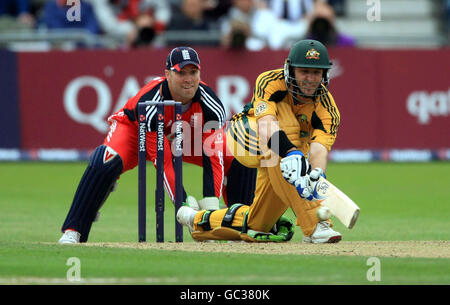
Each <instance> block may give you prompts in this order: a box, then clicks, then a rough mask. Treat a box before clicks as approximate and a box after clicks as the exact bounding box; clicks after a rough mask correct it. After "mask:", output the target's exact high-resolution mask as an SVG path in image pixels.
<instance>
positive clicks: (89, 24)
mask: <svg viewBox="0 0 450 305" xmlns="http://www.w3.org/2000/svg"><path fill="white" fill-rule="evenodd" d="M66 2H67V1H66V0H50V1H47V2H46V4H45V6H44V9H43V16H42V21H43V24H44V25H45V26H46V27H47V28H48V29H85V30H87V31H89V32H90V33H92V34H99V33H100V27H99V25H98V22H97V18H96V16H95V14H94V10H93V9H92V6H91V4H90V3H87V2H85V1H80V5H81V7H80V10H79V11H80V12H82V13H81V14H80V16H79V17H80V18H79V20H72V21H70V20H69V18H68V17H67V11H68V10H69V9H70V8H71V6H70V5H67V4H66Z"/></svg>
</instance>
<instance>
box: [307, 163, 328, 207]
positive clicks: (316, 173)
mask: <svg viewBox="0 0 450 305" xmlns="http://www.w3.org/2000/svg"><path fill="white" fill-rule="evenodd" d="M320 177H324V178H326V176H325V174H324V172H323V170H322V169H321V168H320V167H316V168H315V169H313V170H312V171H311V173H310V174H309V189H310V192H311V195H312V197H313V198H312V200H314V201H315V200H323V199H325V197H323V196H321V195H319V192H318V190H317V187H318V186H319V184H318V182H319V179H320Z"/></svg>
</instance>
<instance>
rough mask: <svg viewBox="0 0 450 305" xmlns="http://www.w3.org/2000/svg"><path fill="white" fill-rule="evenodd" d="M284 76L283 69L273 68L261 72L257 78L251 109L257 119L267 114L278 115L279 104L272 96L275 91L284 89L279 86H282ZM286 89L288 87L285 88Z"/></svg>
mask: <svg viewBox="0 0 450 305" xmlns="http://www.w3.org/2000/svg"><path fill="white" fill-rule="evenodd" d="M283 78H284V75H283V72H282V70H273V71H267V72H264V73H262V74H260V75H259V76H258V78H257V79H256V85H255V89H254V92H253V98H252V109H251V110H250V111H252V113H253V115H254V116H255V117H256V119H257V120H259V119H260V118H262V117H265V116H266V115H273V116H276V115H277V105H276V102H274V101H271V97H272V96H273V94H274V93H275V92H277V91H279V90H281V89H282V88H278V87H280V86H279V83H280V82H279V80H280V79H283ZM284 90H286V89H285V88H284ZM252 113H250V114H252Z"/></svg>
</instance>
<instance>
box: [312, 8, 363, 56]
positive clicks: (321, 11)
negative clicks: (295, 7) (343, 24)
mask: <svg viewBox="0 0 450 305" xmlns="http://www.w3.org/2000/svg"><path fill="white" fill-rule="evenodd" d="M335 18H336V16H335V13H334V10H333V8H332V7H331V6H330V5H329V4H327V3H326V2H321V1H318V2H317V3H316V5H315V7H314V13H313V15H312V17H311V19H310V24H309V27H308V32H307V34H306V38H307V39H314V40H318V41H320V42H322V43H323V44H324V45H325V46H327V47H330V46H354V45H355V39H354V38H353V37H351V36H348V35H345V34H343V33H340V32H338V30H337V29H336V26H335Z"/></svg>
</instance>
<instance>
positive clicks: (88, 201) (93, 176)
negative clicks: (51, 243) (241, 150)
mask: <svg viewBox="0 0 450 305" xmlns="http://www.w3.org/2000/svg"><path fill="white" fill-rule="evenodd" d="M165 100H175V101H179V102H181V103H182V112H183V114H182V121H183V126H182V129H183V161H184V162H189V163H192V164H196V165H199V166H202V167H203V179H202V180H200V181H202V184H203V198H202V199H201V200H198V202H197V200H196V199H195V198H193V197H192V196H188V195H187V193H186V191H185V190H184V189H183V192H184V194H183V201H184V202H188V203H189V204H190V205H191V206H194V207H195V208H197V209H199V208H201V209H209V210H214V209H218V208H219V198H220V197H221V196H222V195H225V196H224V198H225V200H226V201H225V202H226V203H227V202H230V203H235V202H244V203H246V202H247V203H248V204H250V203H251V201H252V199H253V189H254V185H255V180H256V170H255V169H249V168H246V167H244V166H242V165H241V164H240V163H239V162H238V161H237V160H234V158H233V156H232V155H230V154H228V156H227V154H226V153H225V152H224V150H225V147H223V143H225V133H224V130H223V126H224V122H225V109H224V107H223V105H222V102H221V101H220V99H219V98H218V97H217V95H216V94H215V92H214V91H213V90H212V89H211V88H210V87H209V86H208V85H207V84H205V83H204V82H202V81H201V80H200V59H199V56H198V54H197V52H196V51H195V50H194V49H192V48H190V47H177V48H174V49H173V50H172V51H171V52H170V53H169V55H168V56H167V59H166V63H165V76H164V77H158V78H155V79H153V80H152V81H150V82H149V83H148V84H147V85H145V86H144V87H143V88H141V89H140V90H139V92H138V93H137V94H136V96H134V97H132V98H131V99H129V100H128V101H127V103H126V104H125V106H124V107H123V108H122V109H120V110H119V111H117V112H116V113H114V114H113V115H111V116H110V117H109V118H108V122H109V124H110V129H109V132H108V134H107V136H106V138H105V140H104V142H103V144H102V145H100V146H98V147H97V148H96V149H95V151H94V152H93V153H92V155H91V156H90V160H89V164H88V167H87V168H86V170H85V172H84V175H83V177H82V178H81V181H80V183H79V185H78V188H77V190H76V193H75V196H74V198H73V202H72V206H71V207H70V210H69V213H68V215H67V217H66V220H65V221H64V224H63V226H62V232H63V233H64V234H63V236H62V237H61V239H60V240H59V242H60V243H78V242H86V241H87V240H88V236H89V232H90V230H91V226H92V223H93V222H94V220H95V219H96V217H97V215H98V211H99V209H100V207H101V206H102V205H103V203H104V202H105V200H106V198H107V197H108V196H109V194H110V193H111V191H112V190H113V188H114V187H115V184H116V181H117V179H119V176H120V175H121V174H123V173H125V172H126V171H128V170H131V169H133V168H134V167H136V165H137V163H138V121H139V119H138V117H137V113H138V111H137V104H138V103H139V102H141V101H156V102H164V101H165ZM156 108H157V107H155V106H148V107H147V109H146V116H147V122H148V126H147V131H149V132H148V133H147V160H150V161H152V162H153V164H155V165H156V162H157V158H156V155H157V152H156V150H157V148H156V144H157V140H156V136H157V134H156V118H157V116H158V113H157V109H156ZM164 112H165V116H166V117H167V118H173V117H174V113H173V112H174V107H173V106H166V107H164ZM172 125H173V122H172V121H171V120H167V119H166V120H165V126H164V187H165V189H166V191H167V193H168V194H169V196H170V198H171V200H172V202H173V201H174V190H175V174H174V168H173V161H172V160H173V158H172V157H173V154H172V151H171V140H172V139H173V131H172ZM228 175H230V176H235V177H237V178H236V179H233V178H230V177H227V176H228ZM240 179H245V181H246V184H249V186H250V187H249V188H247V190H246V191H245V192H242V191H240V192H239V191H237V190H238V189H237V188H238V187H240V185H242V182H239V181H240ZM231 181H232V182H231ZM224 185H226V187H224ZM223 191H225V192H224V193H222V192H223ZM226 194H229V195H228V196H226Z"/></svg>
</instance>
